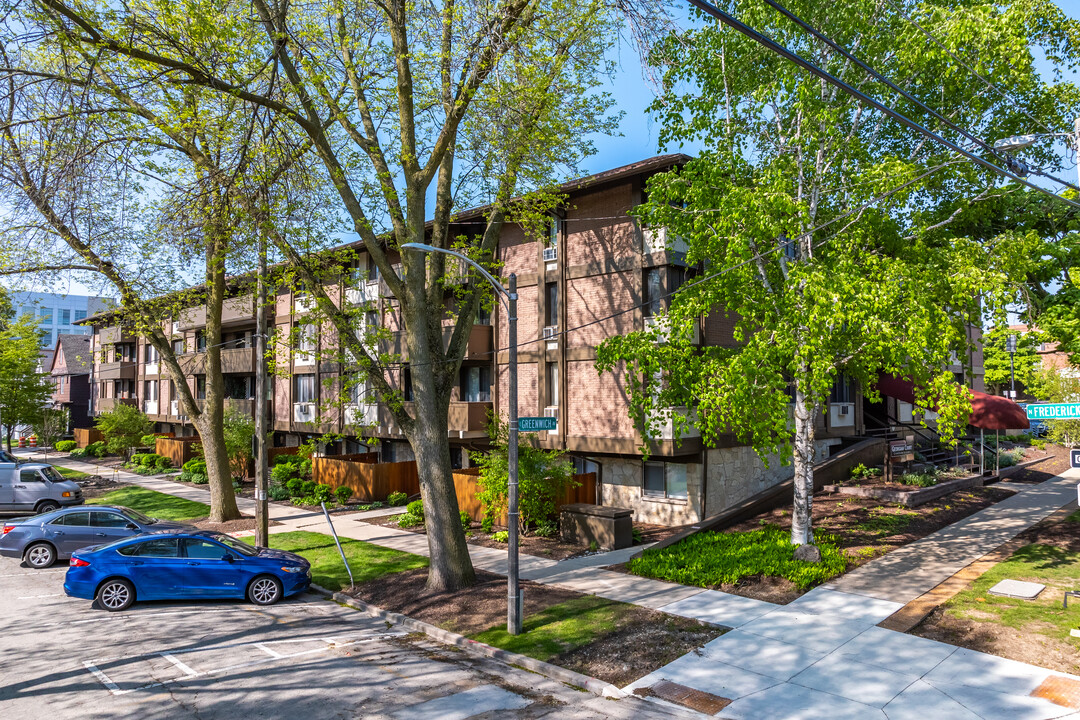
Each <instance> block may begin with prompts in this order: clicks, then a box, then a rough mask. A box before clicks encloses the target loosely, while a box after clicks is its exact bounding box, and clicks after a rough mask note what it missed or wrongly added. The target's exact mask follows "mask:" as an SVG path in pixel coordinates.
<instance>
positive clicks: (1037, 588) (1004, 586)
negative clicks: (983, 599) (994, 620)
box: [987, 580, 1046, 600]
mask: <svg viewBox="0 0 1080 720" xmlns="http://www.w3.org/2000/svg"><path fill="white" fill-rule="evenodd" d="M1045 588H1046V586H1045V585H1041V584H1039V583H1033V582H1022V581H1020V580H1002V581H1001V582H999V583H998V584H997V585H995V586H994V587H992V588H990V589H989V590H987V592H989V593H990V594H991V595H1000V596H1001V597H1010V598H1017V599H1019V600H1034V599H1035V598H1037V597H1038V596H1039V593H1041V592H1042V591H1043V590H1044V589H1045Z"/></svg>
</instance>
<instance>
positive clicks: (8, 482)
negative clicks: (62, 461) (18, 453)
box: [0, 462, 83, 513]
mask: <svg viewBox="0 0 1080 720" xmlns="http://www.w3.org/2000/svg"><path fill="white" fill-rule="evenodd" d="M82 503H83V494H82V488H80V487H79V485H78V483H76V482H74V481H72V480H67V479H65V478H64V476H63V475H61V474H60V473H59V472H58V471H57V469H56V468H54V467H53V466H52V465H47V464H45V463H38V462H33V463H31V462H24V463H20V462H12V463H2V464H0V512H34V513H47V512H51V511H53V510H57V509H59V508H61V507H65V506H68V505H81V504H82Z"/></svg>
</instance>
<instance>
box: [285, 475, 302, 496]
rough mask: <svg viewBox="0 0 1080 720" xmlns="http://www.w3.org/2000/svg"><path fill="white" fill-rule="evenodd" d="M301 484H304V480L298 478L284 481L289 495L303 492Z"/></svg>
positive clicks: (297, 494) (298, 494)
mask: <svg viewBox="0 0 1080 720" xmlns="http://www.w3.org/2000/svg"><path fill="white" fill-rule="evenodd" d="M303 484H304V481H303V480H301V479H300V478H292V479H290V480H288V481H286V483H285V487H286V488H288V490H289V495H290V496H291V497H299V496H300V495H303V494H304V493H303V492H302V486H303Z"/></svg>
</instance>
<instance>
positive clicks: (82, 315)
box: [75, 310, 86, 322]
mask: <svg viewBox="0 0 1080 720" xmlns="http://www.w3.org/2000/svg"><path fill="white" fill-rule="evenodd" d="M85 319H86V311H85V310H76V311H75V322H79V321H80V320H85Z"/></svg>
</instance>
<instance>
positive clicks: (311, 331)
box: [296, 325, 316, 354]
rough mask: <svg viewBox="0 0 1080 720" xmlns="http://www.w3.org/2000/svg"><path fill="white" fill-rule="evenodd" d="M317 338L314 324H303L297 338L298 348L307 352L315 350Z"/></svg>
mask: <svg viewBox="0 0 1080 720" xmlns="http://www.w3.org/2000/svg"><path fill="white" fill-rule="evenodd" d="M315 338H316V333H315V326H314V325H301V326H300V332H299V333H298V334H297V338H296V349H297V350H298V351H299V352H302V353H305V354H307V353H313V352H315Z"/></svg>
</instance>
